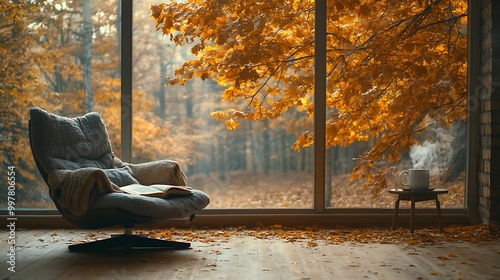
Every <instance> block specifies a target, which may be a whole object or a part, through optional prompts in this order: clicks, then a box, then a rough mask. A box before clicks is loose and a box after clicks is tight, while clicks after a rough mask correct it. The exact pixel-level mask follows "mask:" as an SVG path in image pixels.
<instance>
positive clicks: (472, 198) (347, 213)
mask: <svg viewBox="0 0 500 280" xmlns="http://www.w3.org/2000/svg"><path fill="white" fill-rule="evenodd" d="M132 3H133V0H121V7H122V8H121V10H122V15H121V18H122V30H121V66H120V67H121V68H120V71H121V87H122V93H121V114H122V115H121V120H122V123H121V139H122V143H121V157H122V160H124V161H127V162H131V159H132V152H133V151H132V137H133V135H132V126H133V123H132V116H133V107H132V72H133V65H132V57H133V52H132V43H133V40H132V26H133V20H132V18H133V5H132ZM326 4H327V0H316V2H315V5H316V9H315V15H316V16H315V40H316V44H315V57H314V59H315V73H316V76H315V89H314V94H315V96H314V104H315V106H316V107H315V110H316V113H315V114H314V122H315V124H314V129H315V139H314V140H315V144H314V180H313V181H314V186H313V190H314V203H313V208H286V209H274V208H262V209H261V208H259V209H247V208H245V209H237V208H225V209H205V210H203V211H202V212H201V213H200V214H199V215H198V216H197V221H196V225H207V226H229V225H242V224H247V225H252V224H255V223H256V222H262V223H264V224H276V223H279V224H283V225H298V224H324V225H339V224H341V225H368V224H370V225H387V224H389V223H390V221H391V218H392V214H393V209H391V208H329V207H326V203H325V196H326V193H325V188H324V182H325V174H326V173H325V167H326V161H325V159H326V145H325V142H326V141H325V136H326V131H325V125H324V123H325V121H326V19H327V14H326V10H327V9H326ZM468 5H469V20H468V93H469V94H468V95H469V100H471V98H473V97H472V94H471V93H473V92H474V89H475V88H477V87H478V86H479V85H478V81H477V79H474V78H472V77H477V76H478V73H479V67H480V57H479V56H480V41H479V38H478V37H479V34H480V8H481V7H480V3H479V2H478V1H473V0H469V1H468ZM477 123H478V110H471V111H468V115H467V139H468V140H467V141H468V149H467V175H466V177H467V180H466V186H465V192H466V196H465V200H466V201H465V206H464V208H445V209H442V217H443V221H444V222H445V223H459V224H460V223H461V224H463V223H469V222H477V221H478V220H479V214H478V210H477V209H478V201H477V158H478V147H479V143H478V135H479V130H478V126H477ZM406 210H407V209H403V210H402V214H403V215H402V219H405V218H406V219H408V217H409V215H408V213H409V212H408V211H406ZM17 213H18V216H22V218H20V219H19V220H18V224H19V225H18V226H23V227H51V226H57V227H61V226H62V225H64V224H65V223H66V222H65V221H64V220H63V219H62V217H61V216H60V215H59V214H58V213H57V211H55V210H44V211H40V210H39V211H33V210H31V211H30V210H24V211H17ZM416 213H417V216H416V219H417V220H416V222H417V223H418V222H419V221H429V220H431V221H432V219H433V216H434V215H435V209H427V208H423V209H417V210H416ZM405 214H406V215H405ZM2 216H4V215H2ZM431 216H432V217H431ZM66 224H67V223H66ZM173 224H177V225H179V226H182V225H185V223H184V221H179V222H178V223H176V222H175V221H173Z"/></svg>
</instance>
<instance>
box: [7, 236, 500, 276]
mask: <svg viewBox="0 0 500 280" xmlns="http://www.w3.org/2000/svg"><path fill="white" fill-rule="evenodd" d="M0 234H1V236H4V237H7V238H8V234H9V232H7V231H0ZM15 234H16V236H15V238H16V239H15V240H16V245H17V249H16V255H15V273H13V272H11V271H9V267H10V265H9V263H8V261H9V256H7V255H6V254H5V251H8V243H7V241H6V240H7V238H2V248H6V249H4V250H2V251H3V253H2V255H1V265H0V267H1V270H0V279H23V280H27V279H36V280H40V279H87V280H88V279H237V280H243V279H252V280H253V279H273V280H274V279H474V280H475V279H500V242H499V241H495V242H490V243H488V244H487V245H478V244H471V243H467V242H457V243H444V244H440V245H437V246H418V245H407V244H406V245H394V244H378V243H365V244H361V243H350V242H349V243H342V244H338V245H334V244H322V243H319V244H318V246H314V247H309V246H307V241H301V242H294V243H287V242H285V241H284V240H281V239H277V238H267V239H258V238H255V237H252V236H236V237H230V238H228V239H226V240H225V241H224V242H218V241H217V240H215V241H211V242H200V241H195V242H192V248H191V249H187V250H179V251H165V250H139V251H133V252H132V253H129V254H123V252H122V251H115V252H104V253H102V252H101V253H75V252H69V251H68V249H67V246H68V243H72V242H75V241H81V240H84V239H86V238H88V236H89V235H90V236H92V235H93V234H94V233H93V232H91V231H84V230H53V229H52V230H40V229H36V230H35V229H34V230H17V231H16V233H15ZM98 234H103V235H106V234H108V232H99V233H98Z"/></svg>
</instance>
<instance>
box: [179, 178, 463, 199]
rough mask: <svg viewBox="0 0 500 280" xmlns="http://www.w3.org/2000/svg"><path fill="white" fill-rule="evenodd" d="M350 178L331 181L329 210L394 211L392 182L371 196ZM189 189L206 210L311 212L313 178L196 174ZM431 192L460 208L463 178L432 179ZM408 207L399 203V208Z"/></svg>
mask: <svg viewBox="0 0 500 280" xmlns="http://www.w3.org/2000/svg"><path fill="white" fill-rule="evenodd" d="M349 176H350V175H349V174H341V175H336V176H334V177H333V178H332V184H331V185H332V188H331V199H330V206H331V207H335V208H355V207H366V208H370V207H389V208H392V207H394V201H395V200H396V198H395V196H394V195H393V194H389V193H388V191H389V189H390V188H400V187H401V184H399V182H398V181H397V180H396V179H394V180H393V181H391V182H389V183H388V186H387V189H386V190H383V191H382V192H380V194H379V195H378V196H374V195H373V193H372V192H371V191H370V190H364V189H363V183H364V181H362V180H354V181H351V180H350V179H349ZM188 183H189V185H191V186H192V187H194V188H198V189H201V190H203V191H205V192H206V193H207V194H208V195H209V196H210V199H211V202H210V205H209V206H208V207H209V208H232V207H236V208H266V207H268V208H274V207H276V208H286V207H292V208H310V207H312V206H313V197H314V191H313V178H312V173H307V172H288V173H279V172H274V173H272V174H269V175H266V174H263V173H252V172H249V171H244V172H243V171H232V172H227V173H225V174H224V175H223V176H221V175H220V174H219V175H216V174H208V175H203V174H197V175H193V176H190V177H189V181H188ZM431 188H444V189H448V193H447V194H443V195H440V196H439V200H440V202H441V207H443V208H446V207H459V208H460V207H463V205H464V190H465V175H464V174H461V175H460V176H458V177H456V178H454V179H453V180H451V181H444V180H441V179H440V178H431ZM408 205H409V203H406V202H402V203H401V207H406V206H408ZM418 206H419V207H434V201H423V202H419V203H418Z"/></svg>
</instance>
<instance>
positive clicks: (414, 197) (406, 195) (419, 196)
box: [389, 189, 448, 234]
mask: <svg viewBox="0 0 500 280" xmlns="http://www.w3.org/2000/svg"><path fill="white" fill-rule="evenodd" d="M389 193H392V194H397V195H398V199H397V200H396V203H395V205H394V214H393V216H392V230H394V229H395V228H396V222H397V219H398V211H399V202H400V201H401V200H403V201H411V208H410V232H411V233H412V234H413V231H414V228H413V221H414V218H415V203H416V202H419V201H426V200H435V201H436V209H437V217H438V225H439V230H440V231H441V233H443V226H442V224H441V204H440V203H439V199H438V195H440V194H445V193H448V190H447V189H428V190H424V191H412V190H410V189H390V190H389Z"/></svg>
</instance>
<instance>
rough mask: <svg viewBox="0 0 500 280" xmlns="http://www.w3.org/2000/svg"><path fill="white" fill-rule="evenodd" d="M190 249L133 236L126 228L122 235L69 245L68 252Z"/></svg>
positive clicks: (175, 243) (181, 244)
mask: <svg viewBox="0 0 500 280" xmlns="http://www.w3.org/2000/svg"><path fill="white" fill-rule="evenodd" d="M190 247H191V243H187V242H178V241H169V240H161V239H153V238H149V237H144V236H140V235H133V234H131V233H130V232H129V230H128V229H127V228H126V229H125V233H124V234H120V235H116V236H112V237H110V238H108V239H102V240H97V241H92V242H87V243H82V244H74V245H69V246H68V250H69V251H71V252H90V251H103V250H113V249H124V250H126V251H128V250H131V249H167V250H181V249H189V248H190Z"/></svg>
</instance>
